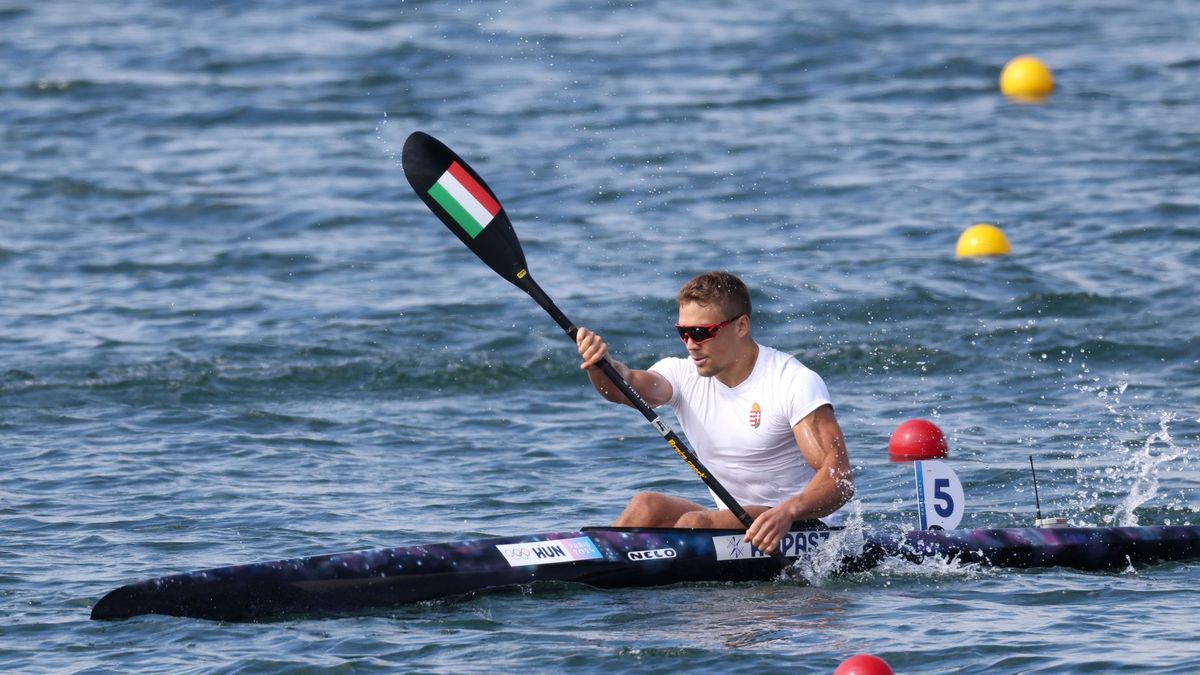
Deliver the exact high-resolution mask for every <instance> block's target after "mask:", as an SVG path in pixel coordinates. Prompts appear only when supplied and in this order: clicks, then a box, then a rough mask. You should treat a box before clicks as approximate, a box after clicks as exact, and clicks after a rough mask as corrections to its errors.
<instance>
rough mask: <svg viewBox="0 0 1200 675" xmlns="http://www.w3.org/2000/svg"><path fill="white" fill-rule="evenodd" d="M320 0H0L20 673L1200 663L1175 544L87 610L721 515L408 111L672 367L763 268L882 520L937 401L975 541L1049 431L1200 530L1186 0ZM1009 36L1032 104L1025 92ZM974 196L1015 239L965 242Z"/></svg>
mask: <svg viewBox="0 0 1200 675" xmlns="http://www.w3.org/2000/svg"><path fill="white" fill-rule="evenodd" d="M334 4H335V5H336V6H330V4H329V3H317V2H260V3H252V4H246V3H233V2H222V3H200V2H190V1H180V2H172V3H161V2H146V1H141V2H137V1H135V2H127V3H80V2H69V1H67V0H57V1H55V0H49V1H44V2H32V1H23V0H10V1H8V2H4V3H0V62H3V63H4V64H5V67H4V68H3V69H0V134H2V137H0V204H3V206H4V208H3V209H2V210H0V325H2V326H3V328H2V329H0V359H2V363H0V432H2V435H0V456H2V457H3V468H4V471H3V472H0V532H2V533H3V537H0V599H2V603H0V669H3V670H6V671H89V672H103V671H112V672H126V671H131V670H135V671H160V672H209V671H218V672H271V671H294V670H298V669H311V670H314V671H316V670H320V671H324V670H328V669H341V670H356V671H359V670H361V671H381V672H391V671H396V670H420V671H448V670H482V669H484V668H498V669H500V670H517V669H525V668H530V667H541V668H546V667H561V668H568V669H571V670H577V671H586V672H605V671H611V670H612V669H614V668H615V669H642V670H658V671H678V670H681V669H688V670H713V671H715V670H721V671H734V672H750V671H756V672H757V671H761V670H763V669H764V668H766V669H773V670H774V669H784V668H787V669H789V670H797V671H802V672H829V671H831V670H832V669H833V668H834V666H836V664H837V663H838V662H840V661H841V660H842V659H843V658H845V657H846V656H848V655H850V654H852V653H855V652H859V651H870V652H874V653H876V654H879V655H880V656H883V657H884V658H886V659H887V660H888V661H889V662H891V663H892V665H893V666H894V667H896V668H897V669H898V670H901V671H903V672H956V671H963V672H980V671H986V672H1099V671H1108V670H1117V669H1120V670H1124V671H1128V672H1155V673H1163V672H1174V673H1191V672H1194V671H1195V670H1196V669H1197V668H1200V649H1198V648H1197V647H1196V645H1197V644H1200V627H1198V626H1197V624H1196V622H1195V609H1196V607H1197V606H1198V605H1200V596H1198V595H1197V591H1196V587H1197V581H1198V580H1200V577H1198V576H1197V569H1196V566H1195V565H1192V564H1188V565H1168V566H1162V567H1158V568H1154V569H1149V570H1141V571H1136V572H1134V571H1129V572H1126V573H1121V574H1080V573H1075V572H1067V571H1062V570H1052V571H1043V572H1022V573H1011V572H997V571H990V570H975V569H963V568H960V567H956V566H953V565H946V566H925V567H920V568H913V567H905V566H901V565H895V566H891V567H888V568H885V569H883V570H880V571H877V572H873V573H871V574H868V575H864V576H861V577H853V578H848V579H836V580H832V579H831V580H824V581H820V580H818V581H819V582H818V584H817V585H815V586H813V587H799V586H795V585H790V584H782V583H781V584H764V585H751V586H745V585H742V586H704V585H700V586H680V587H674V588H668V589H656V590H636V591H611V592H600V591H594V590H585V589H580V588H575V587H569V586H546V587H535V588H532V589H516V590H511V591H503V592H498V593H494V594H488V595H483V596H480V597H475V598H471V599H466V600H458V601H447V602H437V603H432V604H428V605H422V606H417V607H411V608H402V609H396V610H392V611H382V612H378V613H373V614H367V615H364V616H356V617H345V618H339V619H296V620H289V621H280V622H273V623H267V624H256V625H219V624H213V623H209V622H203V621H188V620H179V619H171V618H162V617H151V618H144V619H138V620H133V621H127V622H122V623H115V624H100V623H93V622H89V621H88V619H87V617H88V611H89V608H90V606H91V604H92V603H93V602H94V601H95V600H96V599H98V598H99V597H100V596H101V595H102V594H103V593H104V592H105V591H107V590H109V589H111V588H112V587H114V586H117V585H120V584H123V583H126V582H128V581H132V580H136V579H140V578H145V577H148V576H154V575H159V574H166V573H171V572H178V571H186V570H190V569H196V568H201V567H208V566H213V565H221V564H229V563H235V562H249V561H253V560H261V559H272V558H278V557H285V556H295V555H310V554H315V553H323V552H330V551H336V550H345V549H353V548H361V547H368V546H393V545H402V544H409V543H420V542H428V541H439V540H446V539H456V538H462V537H468V536H474V535H478V534H518V533H526V532H533V531H538V530H559V529H563V528H564V527H575V526H578V525H585V524H598V523H604V522H607V521H609V520H610V519H611V518H612V517H613V515H614V514H615V513H617V512H618V511H619V510H620V508H621V506H622V505H623V503H624V500H625V499H626V498H627V496H628V495H629V494H630V493H631V492H632V491H634V490H638V489H645V488H654V489H659V490H667V491H671V492H675V493H678V494H682V495H686V496H690V497H692V498H696V499H703V498H704V496H705V490H704V487H703V485H701V484H700V483H699V482H698V481H696V480H695V479H694V477H693V476H692V475H691V474H690V473H689V471H688V470H687V468H686V467H685V466H683V465H682V463H680V462H679V461H678V459H677V458H676V457H675V456H674V454H673V453H671V452H669V450H666V449H664V447H662V446H661V443H660V441H659V440H658V439H657V435H656V434H655V433H654V432H653V430H652V429H650V428H649V427H647V426H646V425H645V424H644V422H642V421H641V420H640V419H639V418H638V415H636V413H633V412H632V411H629V410H626V409H620V408H617V407H615V406H608V405H605V404H603V403H602V402H601V401H599V399H598V398H597V397H595V396H594V395H593V394H591V393H590V390H589V388H588V385H587V384H586V381H585V379H584V378H583V377H582V376H581V375H580V374H579V373H578V372H577V371H576V370H575V368H576V359H575V357H574V355H573V354H574V350H573V347H572V345H571V344H570V342H569V341H567V340H565V339H564V338H563V337H562V335H561V334H560V333H559V332H558V330H557V328H556V327H555V326H554V325H553V323H551V322H550V321H549V319H548V318H547V317H546V316H545V315H544V314H543V313H542V312H541V310H540V309H539V308H538V307H537V306H536V305H534V304H533V303H532V302H530V301H529V300H528V298H525V297H524V296H523V295H521V294H520V292H519V291H517V290H516V289H514V288H512V287H510V286H508V285H507V284H505V283H504V282H503V281H502V280H500V279H498V278H496V277H495V276H494V275H493V274H492V273H491V271H490V270H488V269H487V268H486V267H485V266H483V265H482V264H480V263H479V262H478V261H477V260H475V259H474V258H473V256H472V255H471V254H470V253H469V252H468V251H467V250H466V249H465V248H463V247H462V246H461V245H460V244H459V243H458V242H457V241H456V240H454V239H453V238H452V237H450V236H448V235H447V233H446V232H445V230H444V228H442V226H441V225H439V224H438V223H437V222H436V221H435V220H434V219H433V218H432V216H431V215H430V214H429V213H428V212H427V211H426V210H425V208H424V207H423V205H422V204H421V203H420V202H419V200H417V199H416V198H415V197H414V196H413V195H412V193H411V191H410V190H409V188H408V186H407V184H406V182H405V180H404V178H403V176H402V174H401V172H400V169H399V166H398V154H399V148H400V146H401V145H402V143H403V140H404V138H405V137H406V136H407V135H408V134H409V133H410V132H411V131H412V130H414V129H422V130H425V131H428V132H430V133H432V134H434V135H435V136H438V137H439V138H442V139H443V140H445V141H446V142H447V143H449V144H450V145H451V146H452V147H454V148H455V149H456V150H457V151H458V152H460V153H461V154H462V155H463V156H464V157H466V158H468V159H469V160H470V161H471V162H472V164H473V165H474V166H475V167H476V168H477V169H479V170H480V172H481V173H483V175H484V176H485V177H486V178H487V179H488V181H489V183H490V184H491V186H492V188H493V189H495V190H496V191H497V192H498V194H499V195H500V197H501V199H503V200H504V203H505V206H506V208H507V210H508V211H509V214H510V216H511V217H512V219H513V221H514V223H515V225H516V227H517V231H518V233H519V234H520V236H521V238H522V241H523V243H524V246H525V249H526V254H527V257H528V258H529V262H530V265H531V270H532V271H533V273H534V275H535V276H536V277H537V279H538V280H539V282H540V283H541V285H542V286H543V287H545V288H546V290H547V291H548V292H549V293H550V294H551V295H552V296H553V297H554V298H555V300H556V301H557V303H558V304H559V305H560V306H561V307H562V308H563V310H564V311H566V312H567V314H568V315H569V316H570V317H571V318H572V319H573V320H575V321H576V322H578V323H580V324H584V325H588V326H590V327H595V328H597V329H599V330H602V331H603V332H604V333H605V335H606V336H607V337H608V338H609V339H610V342H611V343H612V344H613V348H614V350H615V351H617V352H618V354H619V356H620V357H621V358H623V359H625V360H627V361H629V362H631V363H633V364H635V365H640V366H645V365H648V364H649V363H651V362H652V361H653V360H655V359H656V358H658V357H659V356H661V355H664V354H671V353H676V352H678V350H679V345H678V340H677V338H674V337H673V336H672V335H671V328H670V324H671V323H672V321H673V319H674V309H673V300H672V298H673V296H674V292H675V291H676V290H677V288H678V286H679V284H680V283H681V282H682V281H684V280H686V279H687V278H689V277H690V276H691V275H693V274H694V273H696V272H698V271H701V270H704V269H709V268H729V269H732V270H735V271H737V272H738V273H740V274H741V275H742V276H743V277H744V278H745V279H746V280H747V282H748V283H749V284H750V285H751V286H752V288H753V290H754V293H755V303H756V331H757V335H758V337H759V339H760V340H761V341H762V342H764V343H766V344H771V345H774V346H777V347H779V348H781V349H785V350H789V351H791V352H793V353H795V354H797V356H798V357H799V358H800V359H801V360H802V361H804V362H805V363H806V364H808V365H810V366H811V367H813V368H815V369H816V370H817V371H818V372H820V373H822V374H823V375H824V376H825V378H826V380H827V382H828V383H829V386H830V389H831V391H832V393H833V396H834V398H835V402H836V404H837V406H838V411H839V417H840V419H841V421H842V425H843V427H844V429H845V431H846V433H847V437H848V440H849V443H850V447H851V452H852V456H853V460H854V463H855V466H856V470H857V474H858V484H859V497H860V508H861V510H862V512H863V513H864V517H865V518H866V520H867V521H868V523H870V524H874V525H877V526H881V527H890V526H902V525H907V524H909V523H911V522H912V520H913V513H912V511H913V505H912V504H911V502H912V498H911V487H910V485H909V471H910V470H909V469H908V468H907V467H905V466H902V465H896V464H891V463H889V462H888V461H887V459H886V452H885V448H886V444H887V439H888V437H889V435H890V433H891V431H892V430H893V429H894V428H895V426H896V425H897V424H899V423H900V422H902V421H904V420H905V419H909V418H914V417H928V418H931V419H934V420H936V421H937V423H938V424H939V425H941V426H942V428H943V429H945V430H946V431H947V433H948V434H949V435H950V436H951V446H952V458H953V460H954V462H955V464H954V465H955V467H956V468H957V470H958V473H959V475H960V477H961V478H962V479H963V482H964V485H965V487H966V491H967V495H968V498H969V500H970V502H971V504H970V507H971V508H970V511H969V513H968V515H967V517H966V519H965V520H964V525H965V526H984V525H987V526H1007V525H1016V524H1023V523H1028V522H1029V520H1030V519H1031V517H1032V513H1033V503H1032V501H1033V500H1032V494H1031V491H1030V489H1029V485H1028V479H1027V473H1026V468H1025V467H1026V461H1027V459H1026V458H1027V456H1028V455H1031V454H1032V455H1034V456H1035V458H1036V459H1037V461H1038V464H1039V477H1040V479H1041V494H1042V502H1043V510H1046V511H1049V512H1053V513H1055V514H1059V515H1068V516H1070V517H1071V518H1072V519H1073V520H1075V521H1076V522H1081V523H1088V524H1108V523H1121V524H1157V523H1188V522H1190V523H1196V522H1197V510H1198V509H1200V500H1198V499H1197V489H1198V488H1200V474H1198V473H1197V468H1196V456H1197V450H1196V448H1197V447H1198V446H1200V406H1198V404H1197V401H1200V338H1198V337H1197V335H1198V334H1200V331H1198V330H1197V328H1198V323H1197V320H1196V319H1195V317H1196V316H1197V313H1198V312H1200V302H1198V301H1197V296H1196V292H1195V287H1196V281H1197V275H1196V272H1195V270H1196V268H1197V266H1198V265H1200V228H1198V226H1197V220H1198V218H1200V159H1198V158H1200V131H1198V130H1197V126H1196V122H1195V120H1197V119H1200V47H1198V46H1197V42H1196V40H1195V36H1196V35H1197V34H1198V33H1200V8H1198V7H1197V6H1196V5H1195V4H1194V3H1188V2H1170V1H1167V0H1161V1H1160V0H1152V1H1151V2H1147V3H1140V4H1137V5H1130V4H1129V3H1124V2H1098V3H1089V4H1088V5H1086V6H1084V5H1080V6H1077V7H1076V6H1066V5H1063V6H1046V5H1045V3H1035V2H1022V1H1014V2H1003V3H979V2H968V3H919V4H916V5H913V4H912V3H901V4H894V3H885V2H878V1H873V0H858V1H855V2H849V3H840V4H839V5H837V6H836V7H835V6H821V7H816V6H793V5H791V4H788V3H783V4H781V5H779V6H764V4H763V3H754V4H751V3H735V4H733V5H730V4H728V3H717V2H698V3H689V4H687V5H686V6H685V5H680V4H677V3H670V2H663V1H658V2H649V3H641V4H635V5H629V4H627V3H594V4H591V5H588V6H586V7H583V6H579V3H570V2H563V1H561V0H545V1H540V2H476V3H433V2H402V3H393V2H381V1H378V0H356V1H353V2H345V3H334ZM1025 52H1033V53H1036V54H1038V55H1039V56H1040V57H1041V58H1042V59H1043V60H1045V61H1046V62H1047V63H1048V64H1049V65H1050V67H1051V68H1053V69H1054V71H1055V75H1056V77H1057V79H1058V82H1059V89H1058V91H1057V92H1056V93H1055V94H1054V96H1053V97H1052V98H1051V99H1050V100H1049V101H1048V102H1046V103H1044V104H1041V105H1028V104H1020V103H1015V102H1011V101H1008V100H1006V99H1004V98H1003V97H1002V96H1000V95H999V93H998V92H997V87H996V79H997V76H998V73H999V69H1000V68H1001V66H1002V65H1003V64H1004V63H1005V62H1006V61H1007V60H1008V59H1009V58H1011V57H1013V56H1016V55H1017V54H1020V53H1025ZM978 221H989V222H995V223H997V224H999V225H1000V226H1001V227H1003V228H1004V230H1005V231H1006V233H1007V234H1008V237H1009V239H1010V240H1011V241H1012V243H1013V247H1014V255H1012V256H1011V257H1008V258H1003V259H988V260H974V261H963V260H957V259H955V258H954V256H953V250H954V243H955V240H956V239H957V237H958V235H959V233H960V232H961V231H962V230H963V229H965V228H966V227H967V226H968V225H970V224H971V223H974V222H978ZM1114 636H1120V637H1119V638H1116V639H1114Z"/></svg>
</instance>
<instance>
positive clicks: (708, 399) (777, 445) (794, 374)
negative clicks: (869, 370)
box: [650, 345, 830, 509]
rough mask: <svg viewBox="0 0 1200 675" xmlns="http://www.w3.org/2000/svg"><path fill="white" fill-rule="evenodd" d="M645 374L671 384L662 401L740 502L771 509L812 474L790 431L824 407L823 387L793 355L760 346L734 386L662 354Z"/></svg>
mask: <svg viewBox="0 0 1200 675" xmlns="http://www.w3.org/2000/svg"><path fill="white" fill-rule="evenodd" d="M650 370H651V371H653V372H655V373H658V374H660V375H662V376H663V377H665V378H667V381H668V382H670V383H671V400H670V401H668V402H667V403H668V404H669V405H670V406H671V409H672V410H674V411H675V416H676V417H677V418H679V424H680V426H682V427H683V433H684V434H685V435H686V436H687V438H688V441H689V442H690V443H691V445H692V448H694V449H695V451H696V455H697V456H699V457H700V461H701V462H703V463H704V465H705V466H706V467H708V470H709V471H711V472H712V474H713V475H714V476H716V478H717V480H719V481H720V482H721V484H722V485H724V486H725V489H726V490H729V494H731V495H733V498H734V499H736V500H737V501H738V503H739V504H757V505H761V506H775V505H776V504H779V503H780V502H782V501H784V500H786V499H788V498H789V497H792V496H794V495H796V494H798V493H800V492H801V491H802V490H803V489H804V486H805V485H807V484H808V481H809V479H810V478H812V477H813V474H814V473H815V471H814V470H813V468H812V467H811V466H809V464H808V461H807V460H805V459H804V455H803V454H801V452H800V446H799V445H797V444H796V436H795V435H794V434H793V432H792V427H794V426H795V425H796V423H798V422H799V421H800V420H802V419H804V418H805V417H806V416H808V414H809V413H811V412H812V411H814V410H816V409H817V408H819V407H821V406H822V405H825V404H828V403H830V401H829V390H828V389H826V388H825V382H824V381H823V380H822V379H821V376H820V375H817V374H816V373H814V372H813V371H811V370H809V369H808V368H805V367H804V365H803V364H801V363H800V362H799V361H797V360H796V359H795V357H793V356H791V355H790V354H785V353H783V352H781V351H779V350H777V349H772V348H770V347H764V346H762V345H759V346H758V359H757V360H756V361H755V362H754V370H753V371H751V373H750V376H749V377H747V378H746V380H745V381H744V382H742V383H741V384H739V385H738V386H736V387H733V388H730V387H727V386H725V385H724V384H722V383H721V382H720V381H719V380H717V378H715V377H704V376H701V375H700V374H699V373H697V372H696V364H695V362H693V361H692V360H691V359H690V358H677V357H668V358H665V359H662V360H661V361H659V362H658V363H655V364H654V365H653V366H650ZM713 500H714V501H716V502H717V507H718V508H722V509H723V508H725V505H724V504H722V503H721V502H720V500H719V499H717V496H716V494H713Z"/></svg>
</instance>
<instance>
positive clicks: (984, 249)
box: [954, 223, 1012, 258]
mask: <svg viewBox="0 0 1200 675" xmlns="http://www.w3.org/2000/svg"><path fill="white" fill-rule="evenodd" d="M954 252H955V254H956V255H958V257H960V258H973V257H976V256H981V255H1008V254H1009V253H1012V248H1011V247H1009V245H1008V237H1006V236H1004V232H1003V231H1002V230H1001V229H1000V228H998V227H996V226H995V225H991V224H989V223H976V224H975V225H972V226H970V227H968V228H967V229H966V230H964V231H963V233H962V235H960V236H959V238H958V246H956V247H955V250H954Z"/></svg>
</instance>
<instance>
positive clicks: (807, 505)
mask: <svg viewBox="0 0 1200 675" xmlns="http://www.w3.org/2000/svg"><path fill="white" fill-rule="evenodd" d="M853 496H854V477H853V476H852V475H851V474H850V469H849V467H846V468H839V467H835V466H834V467H822V468H821V469H818V470H817V473H816V475H814V476H813V477H812V480H810V481H809V482H808V485H806V486H804V489H803V490H802V491H801V492H800V494H798V495H795V496H794V497H791V498H789V499H788V500H786V501H785V502H784V503H783V505H785V506H786V507H787V509H788V511H789V513H790V515H791V517H792V520H811V519H813V518H822V517H824V516H827V515H829V514H831V513H833V512H834V511H837V510H838V509H840V508H842V506H843V505H845V504H846V502H848V501H850V498H851V497H853Z"/></svg>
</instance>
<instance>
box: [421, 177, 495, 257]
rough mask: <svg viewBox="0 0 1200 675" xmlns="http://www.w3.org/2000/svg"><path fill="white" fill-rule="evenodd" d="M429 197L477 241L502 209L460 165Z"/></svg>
mask: <svg viewBox="0 0 1200 675" xmlns="http://www.w3.org/2000/svg"><path fill="white" fill-rule="evenodd" d="M429 196H430V197H433V199H434V201H436V202H437V203H438V204H440V205H441V207H442V208H443V209H446V212H447V213H449V214H450V217H451V218H453V219H454V222H456V223H458V226H459V227H461V228H462V229H463V231H465V232H466V233H467V236H469V237H471V238H472V239H474V238H475V237H478V236H479V233H480V232H483V228H485V227H487V226H488V223H490V222H492V219H493V218H495V217H496V214H497V213H499V212H500V205H499V204H497V203H496V200H495V199H492V196H491V195H489V194H488V193H487V190H484V189H483V186H482V185H480V184H479V183H478V182H476V180H475V179H474V178H472V177H471V175H470V174H469V173H467V172H466V171H465V170H464V169H463V168H462V166H461V165H460V164H459V163H458V162H454V163H453V164H451V165H450V168H449V169H446V172H445V173H443V174H442V176H441V178H438V180H437V182H436V183H434V184H433V187H431V188H429Z"/></svg>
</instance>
